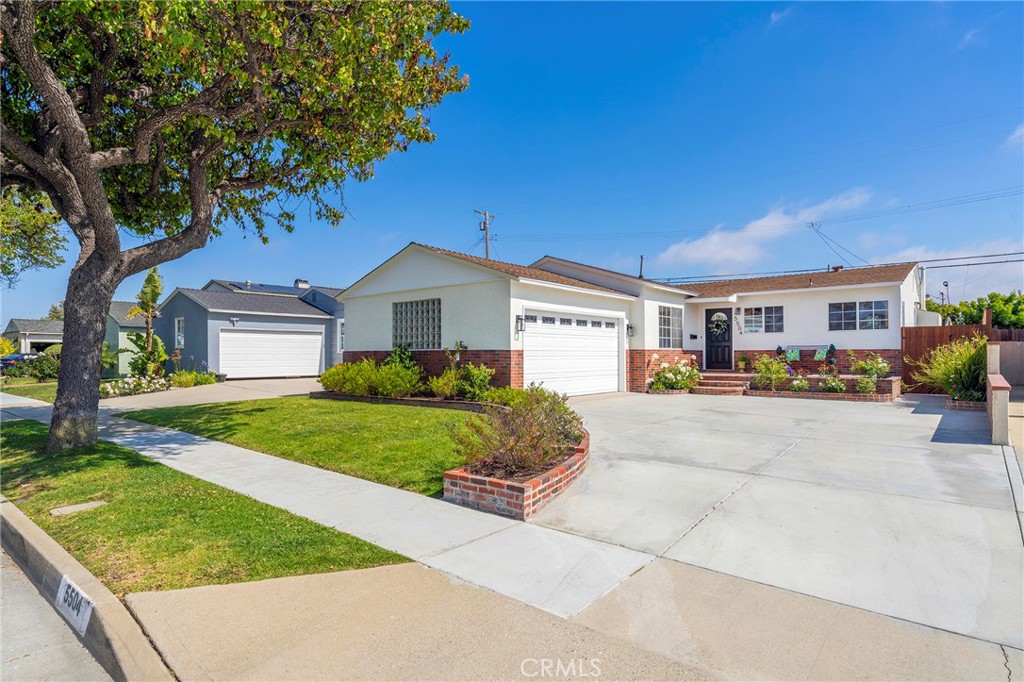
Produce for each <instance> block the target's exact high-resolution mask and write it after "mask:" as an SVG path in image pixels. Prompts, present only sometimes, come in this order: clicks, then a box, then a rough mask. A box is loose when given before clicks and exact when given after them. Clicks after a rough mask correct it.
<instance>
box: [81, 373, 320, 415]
mask: <svg viewBox="0 0 1024 682" xmlns="http://www.w3.org/2000/svg"><path fill="white" fill-rule="evenodd" d="M319 390H321V386H320V384H319V382H318V381H317V379H316V378H315V377H313V378H302V379H238V380H236V381H225V382H224V383H221V384H208V385H206V386H193V387H192V388H182V389H172V390H170V391H161V392H160V393H144V394H142V395H130V396H125V397H123V398H108V399H106V400H101V401H100V409H109V410H110V411H111V412H124V411H125V410H146V409H150V408H155V407H176V406H179V405H204V404H206V403H230V402H236V401H239V400H260V399H263V398H281V397H284V396H289V395H308V394H309V392H310V391H319Z"/></svg>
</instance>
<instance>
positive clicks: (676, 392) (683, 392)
mask: <svg viewBox="0 0 1024 682" xmlns="http://www.w3.org/2000/svg"><path fill="white" fill-rule="evenodd" d="M647 392H648V393H653V394H655V395H686V394H687V393H689V392H690V389H688V388H666V389H665V390H663V391H655V390H654V389H650V388H649V389H647Z"/></svg>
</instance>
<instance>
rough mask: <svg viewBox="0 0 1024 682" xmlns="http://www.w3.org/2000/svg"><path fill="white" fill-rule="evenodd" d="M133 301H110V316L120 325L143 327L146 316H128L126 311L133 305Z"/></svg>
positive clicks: (129, 310)
mask: <svg viewBox="0 0 1024 682" xmlns="http://www.w3.org/2000/svg"><path fill="white" fill-rule="evenodd" d="M135 305H136V304H135V301H111V302H110V316H111V317H112V318H114V319H115V320H117V323H118V324H119V325H121V326H122V327H145V326H146V318H145V317H143V316H142V315H134V316H132V317H131V319H129V318H128V313H129V312H131V309H132V308H134V307H135Z"/></svg>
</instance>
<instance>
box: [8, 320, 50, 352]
mask: <svg viewBox="0 0 1024 682" xmlns="http://www.w3.org/2000/svg"><path fill="white" fill-rule="evenodd" d="M3 335H4V336H5V337H7V338H8V339H10V340H11V341H13V342H14V345H15V346H17V348H18V350H17V352H18V353H38V352H40V351H43V350H45V349H46V348H47V347H49V346H52V345H54V344H56V343H60V342H61V341H63V340H64V321H63V320H25V319H20V318H15V319H12V320H11V321H10V322H8V323H7V328H6V329H4V333H3Z"/></svg>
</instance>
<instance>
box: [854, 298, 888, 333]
mask: <svg viewBox="0 0 1024 682" xmlns="http://www.w3.org/2000/svg"><path fill="white" fill-rule="evenodd" d="M859 320H860V328H861V329H888V328H889V302H888V301H861V302H860V312H859Z"/></svg>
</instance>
